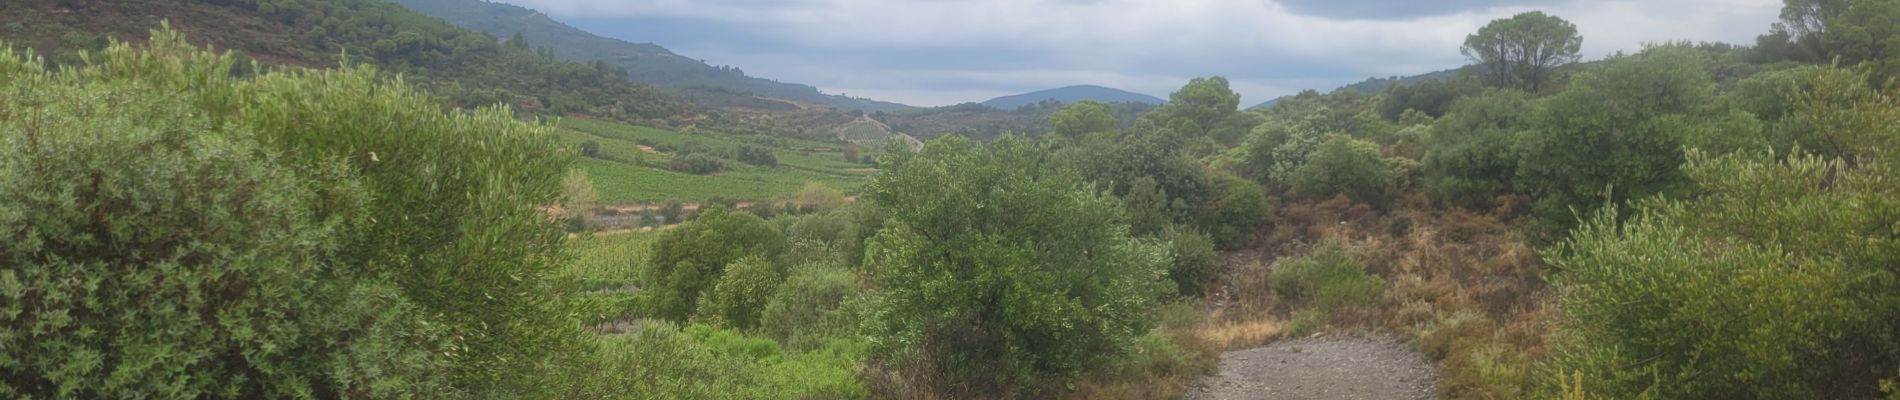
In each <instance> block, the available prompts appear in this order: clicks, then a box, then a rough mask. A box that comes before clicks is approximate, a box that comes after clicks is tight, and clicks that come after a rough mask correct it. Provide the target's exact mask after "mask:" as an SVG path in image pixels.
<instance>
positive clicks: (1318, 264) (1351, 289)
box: [1268, 241, 1385, 315]
mask: <svg viewBox="0 0 1900 400" xmlns="http://www.w3.org/2000/svg"><path fill="white" fill-rule="evenodd" d="M1268 285H1269V286H1271V287H1273V292H1274V293H1275V294H1277V295H1278V296H1280V298H1281V299H1283V300H1285V301H1287V302H1289V303H1290V304H1293V305H1294V306H1295V307H1301V308H1305V307H1311V308H1314V309H1316V310H1319V311H1320V313H1321V314H1322V315H1324V314H1329V313H1331V312H1332V311H1333V310H1336V309H1338V308H1340V307H1348V306H1364V305H1370V304H1374V303H1377V302H1378V301H1379V296H1380V295H1382V294H1384V292H1385V280H1384V279H1379V277H1378V276H1374V275H1372V274H1370V273H1367V272H1366V266H1365V264H1364V263H1361V262H1359V260H1358V259H1355V258H1353V256H1352V253H1349V252H1347V251H1346V248H1345V246H1342V245H1340V244H1339V243H1338V242H1333V241H1327V242H1324V243H1320V244H1319V246H1318V247H1314V248H1313V249H1312V250H1309V251H1308V252H1307V254H1306V255H1304V256H1301V257H1299V258H1296V259H1293V260H1291V261H1288V262H1286V263H1283V264H1281V265H1280V267H1279V268H1278V269H1276V270H1274V272H1273V276H1272V277H1271V278H1270V279H1269V281H1268Z"/></svg>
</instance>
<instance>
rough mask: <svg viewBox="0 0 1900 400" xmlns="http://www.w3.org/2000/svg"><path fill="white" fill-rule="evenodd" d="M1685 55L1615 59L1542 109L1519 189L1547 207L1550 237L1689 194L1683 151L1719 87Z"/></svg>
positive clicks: (1678, 51)
mask: <svg viewBox="0 0 1900 400" xmlns="http://www.w3.org/2000/svg"><path fill="white" fill-rule="evenodd" d="M1700 63H1701V61H1700V58H1698V57H1697V56H1696V55H1695V54H1694V53H1693V52H1692V51H1690V50H1688V49H1685V48H1681V47H1656V48H1651V49H1648V50H1644V51H1643V52H1642V53H1638V54H1636V55H1633V56H1621V57H1613V58H1611V59H1609V60H1606V61H1604V63H1603V65H1601V66H1599V67H1598V68H1596V69H1594V70H1592V71H1590V72H1588V73H1584V74H1583V75H1581V76H1579V77H1578V78H1577V80H1576V81H1575V82H1574V83H1573V84H1571V86H1570V88H1569V89H1568V90H1565V91H1564V92H1563V93H1560V94H1558V95H1556V96H1553V97H1550V98H1549V99H1547V100H1545V101H1543V102H1542V103H1541V104H1539V107H1538V109H1537V112H1536V114H1535V115H1534V116H1533V117H1532V118H1533V122H1532V124H1533V128H1532V129H1529V130H1527V131H1526V132H1525V135H1524V136H1523V137H1522V138H1521V139H1522V140H1521V141H1520V142H1519V144H1518V149H1519V154H1518V156H1519V158H1518V163H1517V178H1516V181H1515V184H1517V185H1519V186H1521V187H1522V188H1523V189H1525V190H1526V191H1528V192H1530V194H1531V195H1532V196H1533V197H1535V198H1537V203H1536V206H1535V208H1536V209H1535V210H1534V211H1535V212H1536V213H1537V214H1538V215H1539V217H1540V219H1541V220H1542V222H1543V223H1544V224H1545V226H1543V229H1542V232H1540V233H1543V234H1555V233H1558V232H1561V231H1563V230H1566V229H1568V228H1569V227H1570V226H1574V224H1575V223H1576V222H1577V220H1576V217H1577V216H1580V215H1582V216H1587V215H1590V213H1591V211H1593V210H1596V209H1597V208H1598V207H1601V206H1603V205H1604V204H1621V203H1623V202H1624V201H1627V200H1629V199H1637V198H1643V197H1648V196H1652V195H1656V194H1662V193H1669V192H1673V191H1678V190H1682V189H1684V186H1682V183H1683V181H1682V174H1681V171H1679V169H1678V167H1679V166H1680V165H1681V164H1682V160H1683V158H1682V157H1683V155H1682V142H1683V138H1684V136H1685V135H1686V133H1687V132H1688V131H1689V128H1690V127H1693V126H1697V125H1700V122H1699V121H1702V120H1704V119H1706V117H1707V115H1708V114H1709V109H1708V108H1709V106H1710V105H1711V104H1712V103H1713V102H1714V101H1713V95H1714V88H1715V85H1714V83H1713V82H1712V81H1710V79H1709V76H1708V73H1707V72H1705V71H1704V70H1703V69H1702V67H1701V64H1700Z"/></svg>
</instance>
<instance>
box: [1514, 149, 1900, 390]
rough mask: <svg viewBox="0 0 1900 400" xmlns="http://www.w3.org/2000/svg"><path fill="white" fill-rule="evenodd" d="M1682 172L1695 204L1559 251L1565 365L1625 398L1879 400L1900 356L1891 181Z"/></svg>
mask: <svg viewBox="0 0 1900 400" xmlns="http://www.w3.org/2000/svg"><path fill="white" fill-rule="evenodd" d="M1862 151H1869V152H1870V153H1877V152H1879V151H1880V150H1876V149H1866V150H1862ZM1684 170H1685V172H1687V173H1688V175H1689V176H1690V177H1692V178H1693V179H1694V180H1695V181H1696V182H1697V184H1698V186H1700V187H1701V188H1703V190H1704V192H1703V193H1702V194H1701V195H1699V196H1697V197H1696V198H1695V199H1694V200H1691V201H1682V202H1665V201H1656V202H1649V203H1644V204H1642V208H1640V211H1641V212H1640V213H1639V214H1638V215H1637V216H1634V217H1630V218H1619V216H1618V215H1616V214H1615V211H1614V210H1613V209H1612V211H1610V212H1605V213H1603V214H1602V215H1598V216H1596V217H1595V218H1593V220H1592V221H1590V223H1589V224H1586V225H1585V226H1584V227H1583V228H1580V229H1579V230H1578V231H1577V232H1575V233H1574V234H1573V235H1572V238H1571V239H1570V240H1568V241H1566V242H1563V243H1562V244H1560V245H1559V246H1557V247H1555V248H1553V249H1550V250H1548V251H1547V255H1546V259H1549V260H1551V262H1552V265H1553V266H1554V267H1556V268H1557V269H1558V270H1560V271H1563V273H1561V274H1558V275H1556V276H1554V277H1553V279H1552V283H1553V284H1554V286H1555V287H1556V288H1557V289H1558V290H1559V292H1558V293H1562V296H1561V297H1560V298H1559V302H1558V305H1559V306H1560V309H1561V310H1562V311H1563V316H1564V319H1563V320H1562V322H1563V323H1561V324H1559V325H1558V327H1559V330H1558V334H1559V335H1558V336H1556V337H1559V338H1563V339H1564V340H1562V341H1559V342H1558V343H1556V345H1555V346H1553V347H1554V348H1555V349H1557V350H1558V351H1556V352H1554V354H1556V356H1555V357H1554V359H1553V360H1551V362H1550V363H1551V366H1552V367H1553V368H1556V369H1560V370H1563V371H1575V373H1577V374H1578V375H1580V376H1581V377H1582V379H1583V380H1585V381H1587V382H1592V388H1591V390H1592V391H1593V392H1597V393H1601V394H1605V395H1608V396H1612V397H1629V396H1635V395H1639V394H1642V395H1647V396H1652V397H1656V398H1708V397H1719V398H1737V399H1747V398H1868V397H1872V396H1873V395H1874V394H1875V390H1876V389H1875V388H1876V386H1877V380H1878V378H1877V377H1875V376H1869V375H1868V373H1867V371H1870V370H1878V369H1892V368H1894V365H1895V364H1894V363H1893V362H1892V361H1890V360H1893V359H1894V358H1893V357H1894V355H1895V354H1896V353H1900V351H1896V350H1895V349H1894V348H1893V347H1892V346H1891V344H1892V341H1891V339H1889V338H1891V337H1892V336H1891V335H1892V334H1893V332H1896V331H1900V326H1896V324H1895V323H1894V322H1892V321H1891V320H1890V319H1884V318H1883V317H1882V316H1886V315H1893V314H1892V313H1893V310H1895V307H1896V304H1900V303H1896V296H1895V295H1894V294H1893V293H1896V291H1895V286H1894V284H1893V283H1892V282H1894V278H1893V276H1894V275H1893V274H1894V273H1895V272H1894V270H1893V269H1892V266H1893V265H1895V264H1894V262H1895V260H1897V259H1900V244H1897V242H1896V241H1894V240H1893V239H1892V238H1893V236H1892V235H1891V233H1892V229H1893V221H1894V219H1893V216H1894V215H1900V185H1895V184H1894V183H1892V179H1891V176H1892V175H1891V174H1892V172H1893V170H1892V167H1890V166H1870V167H1868V168H1867V169H1849V168H1843V167H1842V163H1840V162H1832V161H1822V160H1819V159H1815V158H1809V157H1797V158H1793V159H1790V160H1787V161H1783V162H1763V161H1751V160H1749V159H1748V158H1747V157H1733V156H1732V157H1723V158H1716V159H1703V157H1701V156H1700V155H1699V153H1691V157H1690V162H1689V164H1688V165H1687V166H1685V167H1684ZM1619 219H1626V221H1622V222H1619V221H1618V220H1619ZM1875 232H1878V233H1875ZM1578 288H1588V290H1578ZM1874 360H1888V361H1874Z"/></svg>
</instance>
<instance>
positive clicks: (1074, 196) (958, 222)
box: [865, 137, 1168, 396]
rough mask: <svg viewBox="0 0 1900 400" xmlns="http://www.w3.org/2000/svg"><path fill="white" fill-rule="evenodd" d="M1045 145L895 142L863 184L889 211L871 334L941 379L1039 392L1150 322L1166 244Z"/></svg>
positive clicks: (990, 389)
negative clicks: (911, 148) (1065, 171)
mask: <svg viewBox="0 0 1900 400" xmlns="http://www.w3.org/2000/svg"><path fill="white" fill-rule="evenodd" d="M1045 153H1047V148H1046V147H1044V146H1042V145H1038V144H1035V143H1031V142H1029V141H1026V140H1023V139H1017V138H1005V139H1001V140H998V141H997V142H996V143H994V144H992V145H991V146H990V147H989V148H984V147H981V146H978V145H976V144H973V143H970V142H969V141H967V140H964V139H961V138H958V137H950V138H944V139H938V140H934V141H931V142H930V143H929V144H927V145H925V146H924V149H923V150H922V152H919V153H914V154H911V153H905V152H900V153H895V154H888V155H887V159H886V160H885V162H884V166H885V167H886V168H885V171H884V173H883V174H882V175H879V176H878V177H877V178H875V179H874V180H873V181H872V184H871V186H870V189H869V192H868V193H867V194H866V196H867V197H869V198H870V199H871V200H872V201H873V202H875V204H876V205H877V206H879V207H885V208H887V209H888V212H889V214H888V215H890V218H891V220H892V224H891V225H889V226H887V227H885V228H884V229H883V230H882V231H881V232H879V233H878V234H877V236H876V237H875V238H874V239H873V240H872V244H871V245H869V246H868V247H869V249H868V250H866V252H865V253H866V255H867V260H866V264H867V266H868V267H869V268H871V271H870V276H871V277H872V278H873V279H874V281H875V282H876V283H877V284H878V287H879V288H880V293H878V294H877V295H876V297H875V298H876V299H877V301H876V303H877V304H876V305H875V307H874V310H873V311H872V314H871V315H870V316H869V317H868V319H867V322H868V323H870V327H871V328H872V333H873V334H874V335H875V338H876V339H875V342H874V343H876V344H877V347H878V348H879V349H880V350H881V353H883V354H889V355H891V356H892V357H890V358H891V359H892V360H893V361H895V362H897V363H900V364H903V365H909V366H913V368H915V370H916V371H920V372H922V373H927V374H930V375H931V376H934V380H937V382H938V383H937V385H941V386H939V387H937V388H936V389H937V390H940V391H944V392H948V393H962V394H961V395H963V396H982V395H1006V394H1011V393H1015V394H1028V393H1035V392H1038V391H1040V390H1041V389H1042V385H1044V384H1047V383H1049V382H1053V381H1051V380H1050V379H1053V378H1060V377H1066V376H1074V374H1077V373H1080V372H1082V371H1086V370H1088V369H1089V368H1091V367H1093V366H1098V365H1102V364H1103V363H1104V362H1105V361H1108V360H1113V359H1115V358H1116V357H1119V356H1120V355H1122V354H1126V352H1128V351H1129V350H1131V345H1132V344H1133V340H1134V339H1135V338H1137V337H1139V336H1140V335H1142V334H1143V333H1145V332H1147V331H1148V329H1149V328H1151V327H1152V323H1153V322H1152V319H1151V317H1150V316H1151V315H1152V314H1151V313H1152V311H1153V309H1152V305H1153V304H1154V301H1155V299H1157V298H1159V295H1160V294H1161V293H1163V292H1164V291H1166V290H1167V289H1168V288H1167V281H1166V280H1164V279H1163V276H1164V274H1165V273H1166V270H1167V262H1168V259H1167V256H1168V255H1167V250H1166V249H1164V248H1161V247H1160V246H1157V245H1154V244H1151V243H1149V242H1145V241H1140V240H1134V239H1132V238H1130V237H1129V236H1128V234H1127V228H1126V226H1125V225H1122V224H1121V220H1122V215H1121V211H1120V210H1121V207H1120V206H1119V204H1117V202H1116V201H1115V200H1114V199H1112V198H1107V197H1103V196H1100V195H1097V194H1093V193H1090V192H1088V191H1086V190H1082V187H1081V186H1080V182H1079V181H1078V180H1076V179H1074V178H1069V177H1066V176H1063V175H1062V174H1059V173H1051V172H1049V171H1051V170H1053V169H1052V168H1047V165H1046V164H1047V163H1048V161H1046V158H1045V157H1046V156H1045ZM923 382H929V381H923V380H920V383H923Z"/></svg>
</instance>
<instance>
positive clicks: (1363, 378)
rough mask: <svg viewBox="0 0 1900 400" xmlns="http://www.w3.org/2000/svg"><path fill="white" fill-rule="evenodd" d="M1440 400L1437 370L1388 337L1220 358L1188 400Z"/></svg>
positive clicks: (1291, 345)
mask: <svg viewBox="0 0 1900 400" xmlns="http://www.w3.org/2000/svg"><path fill="white" fill-rule="evenodd" d="M1437 397H1438V368H1437V367H1436V366H1434V365H1432V363H1431V361H1428V360H1426V359H1425V357H1424V356H1423V355H1421V354H1419V353H1418V352H1417V351H1413V350H1412V349H1411V347H1408V346H1406V345H1405V344H1404V343H1401V342H1398V341H1396V340H1393V339H1391V338H1385V337H1370V338H1359V337H1341V338H1309V339H1293V340H1282V341H1278V342H1274V343H1273V344H1270V345H1267V346H1266V347H1260V348H1253V349H1247V350H1239V351H1230V352H1227V353H1225V354H1221V356H1220V373H1218V374H1216V375H1214V376H1212V377H1208V378H1206V379H1204V380H1202V381H1201V382H1200V383H1199V384H1197V385H1194V386H1193V387H1191V388H1188V394H1187V398H1188V399H1189V400H1230V399H1231V400H1239V399H1275V400H1279V399H1286V400H1321V399H1326V400H1332V399H1365V400H1410V399H1421V400H1428V399H1435V398H1437Z"/></svg>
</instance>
